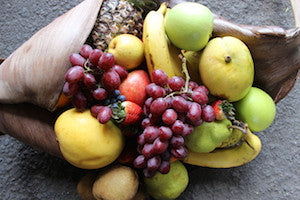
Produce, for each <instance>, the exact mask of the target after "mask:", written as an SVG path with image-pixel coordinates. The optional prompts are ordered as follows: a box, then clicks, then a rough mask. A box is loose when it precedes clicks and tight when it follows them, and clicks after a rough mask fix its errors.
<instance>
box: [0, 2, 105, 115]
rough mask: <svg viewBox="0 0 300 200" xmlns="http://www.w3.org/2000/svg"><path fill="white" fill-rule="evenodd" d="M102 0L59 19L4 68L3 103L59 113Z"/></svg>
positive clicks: (1, 78)
mask: <svg viewBox="0 0 300 200" xmlns="http://www.w3.org/2000/svg"><path fill="white" fill-rule="evenodd" d="M101 4H102V0H85V1H83V2H82V3H80V4H79V5H78V6H76V7H74V8H73V9H71V10H70V11H68V12H67V13H65V14H64V15H62V16H60V17H58V18H57V19H55V20H54V21H53V22H52V23H50V24H49V25H48V26H46V27H44V28H43V29H41V30H40V31H38V32H37V33H36V34H35V35H33V36H32V37H31V38H30V39H29V40H28V41H26V42H25V43H24V44H23V45H22V46H21V47H19V48H18V49H17V50H16V51H15V52H13V53H12V54H11V55H10V56H9V57H8V58H7V59H6V60H5V61H4V62H3V63H2V64H1V66H0V102H1V103H10V104H11V103H14V104H15V103H24V102H27V103H32V104H35V105H38V106H40V107H42V108H46V109H48V110H50V111H53V110H54V109H55V106H56V104H57V101H58V99H59V96H60V94H61V90H62V87H63V84H64V74H65V73H66V71H67V70H68V68H69V67H70V64H69V56H70V55H71V54H72V53H77V52H79V50H80V48H81V46H82V45H83V44H84V42H85V41H86V39H87V37H88V36H89V34H90V32H91V31H92V29H93V26H94V24H95V21H96V17H97V15H98V12H99V9H100V7H101Z"/></svg>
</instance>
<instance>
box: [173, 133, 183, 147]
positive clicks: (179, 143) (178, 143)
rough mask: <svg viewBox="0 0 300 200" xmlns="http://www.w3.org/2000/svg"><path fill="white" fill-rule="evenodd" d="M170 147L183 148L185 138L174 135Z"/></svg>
mask: <svg viewBox="0 0 300 200" xmlns="http://www.w3.org/2000/svg"><path fill="white" fill-rule="evenodd" d="M170 145H171V146H172V147H173V148H175V149H177V148H179V147H181V146H183V145H184V139H183V137H182V136H180V135H174V136H173V137H172V138H171V140H170Z"/></svg>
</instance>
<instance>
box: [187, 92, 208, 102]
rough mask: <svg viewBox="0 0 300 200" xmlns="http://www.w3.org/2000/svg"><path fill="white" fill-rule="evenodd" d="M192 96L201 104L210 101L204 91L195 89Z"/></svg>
mask: <svg viewBox="0 0 300 200" xmlns="http://www.w3.org/2000/svg"><path fill="white" fill-rule="evenodd" d="M191 98H192V99H193V101H195V102H197V103H199V104H200V105H204V104H207V103H208V96H207V94H206V93H204V92H200V91H196V92H194V91H193V94H192V96H191Z"/></svg>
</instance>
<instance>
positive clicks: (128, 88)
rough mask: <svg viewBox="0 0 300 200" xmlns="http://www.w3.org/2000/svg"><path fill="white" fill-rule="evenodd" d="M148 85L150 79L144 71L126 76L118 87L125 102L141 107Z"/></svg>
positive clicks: (133, 72)
mask: <svg viewBox="0 0 300 200" xmlns="http://www.w3.org/2000/svg"><path fill="white" fill-rule="evenodd" d="M148 84H150V79H149V76H148V74H147V72H145V71H144V70H135V71H132V72H130V73H129V74H128V76H127V78H126V79H125V80H124V81H123V82H122V83H121V85H120V86H119V90H120V93H121V95H124V96H125V97H126V100H128V101H131V102H134V103H136V104H138V105H140V106H141V107H142V106H143V105H144V102H145V100H146V91H145V88H146V86H147V85H148Z"/></svg>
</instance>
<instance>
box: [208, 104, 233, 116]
mask: <svg viewBox="0 0 300 200" xmlns="http://www.w3.org/2000/svg"><path fill="white" fill-rule="evenodd" d="M212 107H213V109H214V111H215V115H216V119H217V120H223V119H226V118H227V117H229V116H233V115H234V108H233V105H232V104H231V103H230V102H229V101H226V100H217V101H214V102H213V103H212Z"/></svg>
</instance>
